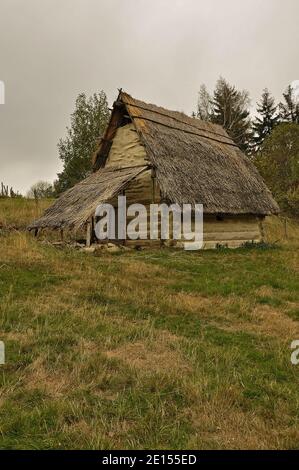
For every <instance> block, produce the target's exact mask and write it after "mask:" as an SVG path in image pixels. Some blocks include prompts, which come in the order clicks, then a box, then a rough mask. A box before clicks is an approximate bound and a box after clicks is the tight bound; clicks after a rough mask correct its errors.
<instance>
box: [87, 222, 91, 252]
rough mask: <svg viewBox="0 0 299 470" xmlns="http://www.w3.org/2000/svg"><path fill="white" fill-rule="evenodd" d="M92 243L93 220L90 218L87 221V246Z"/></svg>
mask: <svg viewBox="0 0 299 470" xmlns="http://www.w3.org/2000/svg"><path fill="white" fill-rule="evenodd" d="M90 244H91V221H90V219H89V220H88V221H87V223H86V246H90Z"/></svg>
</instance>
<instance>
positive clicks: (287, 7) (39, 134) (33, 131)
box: [0, 0, 299, 192]
mask: <svg viewBox="0 0 299 470" xmlns="http://www.w3.org/2000/svg"><path fill="white" fill-rule="evenodd" d="M298 20H299V0H284V1H282V0H226V1H223V0H208V1H207V0H205V1H202V0H0V80H3V81H4V82H5V87H6V104H5V105H0V181H3V182H5V183H6V184H9V185H12V186H13V187H14V188H15V189H17V190H19V191H22V192H25V191H26V190H27V189H28V188H29V187H30V185H31V184H32V183H34V182H36V181H37V180H39V179H43V180H49V181H53V180H54V178H55V176H56V173H57V171H59V170H60V168H61V166H60V162H59V159H58V153H57V142H58V140H59V138H60V137H62V136H64V135H65V127H66V126H67V125H68V123H69V116H70V113H71V112H72V110H73V107H74V101H75V98H76V96H77V95H78V93H80V92H82V91H84V92H86V93H87V94H91V93H93V92H96V91H99V90H101V89H103V90H104V91H105V92H106V93H107V96H108V99H109V102H110V103H112V101H113V100H114V98H115V97H116V94H117V87H122V88H123V89H124V90H126V91H127V92H129V93H130V94H132V95H133V96H135V97H137V98H140V99H143V100H145V101H149V102H153V103H156V104H160V105H162V106H165V107H169V108H170V109H177V110H180V111H185V112H186V113H191V112H192V111H193V110H194V108H195V106H196V101H197V92H198V89H199V86H200V84H201V83H206V84H207V86H208V87H209V88H213V87H214V85H215V82H216V80H217V78H218V77H219V75H222V76H224V77H225V78H226V79H227V80H229V81H230V82H231V83H233V84H235V85H236V86H237V87H238V88H246V89H248V90H249V92H250V95H251V98H252V102H253V104H254V103H255V101H256V100H258V99H259V97H260V95H261V92H262V90H263V88H264V87H266V86H267V87H268V88H269V89H270V90H271V92H272V93H273V94H274V96H275V97H276V98H277V99H280V98H281V93H282V91H283V90H284V89H285V88H286V86H287V85H288V84H289V83H290V82H291V81H293V80H295V79H299V60H298V59H299V57H298V56H299V27H298Z"/></svg>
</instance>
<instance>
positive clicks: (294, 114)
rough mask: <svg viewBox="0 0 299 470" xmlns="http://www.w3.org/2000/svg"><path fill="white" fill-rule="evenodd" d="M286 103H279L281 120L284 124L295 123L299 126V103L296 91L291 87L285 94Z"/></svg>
mask: <svg viewBox="0 0 299 470" xmlns="http://www.w3.org/2000/svg"><path fill="white" fill-rule="evenodd" d="M283 98H284V103H279V111H280V117H281V120H282V121H284V122H294V123H295V124H299V101H298V100H296V97H295V93H294V90H293V88H292V86H291V85H289V86H288V88H287V89H286V91H285V92H284V93H283Z"/></svg>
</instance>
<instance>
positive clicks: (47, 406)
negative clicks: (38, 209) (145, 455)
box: [0, 200, 299, 449]
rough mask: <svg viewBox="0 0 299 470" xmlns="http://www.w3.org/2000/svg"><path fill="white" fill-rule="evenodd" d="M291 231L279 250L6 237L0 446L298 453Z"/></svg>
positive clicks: (2, 246)
mask: <svg viewBox="0 0 299 470" xmlns="http://www.w3.org/2000/svg"><path fill="white" fill-rule="evenodd" d="M7 204H8V202H7V201H6V202H4V201H1V200H0V222H1V220H2V226H6V225H7ZM11 204H13V203H11ZM18 204H23V206H24V204H25V202H24V203H18ZM26 204H29V203H26ZM4 206H5V207H6V212H5V211H4V209H3V207H4ZM23 206H22V208H21V209H20V208H19V210H23V219H22V220H23V223H25V219H26V209H25V208H24V207H23ZM28 208H29V209H28V214H31V211H32V210H33V209H32V210H31V207H30V204H29V205H28ZM11 209H12V211H11V213H10V216H9V217H10V223H11V224H15V223H17V221H14V220H13V218H14V216H13V207H12V208H11ZM4 212H5V213H6V215H5V214H4ZM28 216H29V215H28ZM17 219H18V220H19V218H17ZM275 231H276V233H275ZM292 234H293V236H294V238H293V239H291V240H289V241H288V242H287V243H283V244H282V245H281V246H280V247H279V248H276V249H239V250H234V251H228V250H224V251H217V252H215V251H214V252H211V251H209V252H196V253H190V252H183V251H170V250H160V251H142V252H135V251H132V252H125V253H122V254H121V255H117V254H116V255H109V254H100V255H97V256H95V255H92V254H85V253H80V252H76V251H73V250H70V249H63V250H62V249H60V250H59V249H55V248H53V247H51V246H47V245H43V244H41V243H38V242H36V241H35V240H34V239H33V238H32V237H30V236H28V235H26V234H25V233H22V232H17V231H13V232H10V233H7V232H5V233H3V234H2V236H1V237H0V241H1V243H0V296H1V301H0V339H1V340H4V341H5V344H6V359H7V363H6V365H5V366H0V386H1V389H0V447H1V448H6V449H7V448H14V449H15V448H38V449H40V448H43V449H45V448H93V449H94V448H199V449H206V448H208V449H220V448H221V449H226V448H298V445H299V444H298V443H299V428H298V404H299V403H298V401H299V398H298V387H299V379H298V370H299V369H298V367H299V366H297V367H296V366H293V365H291V363H290V353H291V350H290V343H291V341H292V340H294V339H299V324H298V320H299V311H298V297H299V294H298V292H299V282H298V265H299V263H298V243H297V241H296V235H298V231H297V233H296V229H295V228H294V227H293V228H292ZM268 235H269V236H272V238H273V239H278V238H280V236H281V229H280V227H279V224H274V225H273V226H272V228H271V229H269V230H268Z"/></svg>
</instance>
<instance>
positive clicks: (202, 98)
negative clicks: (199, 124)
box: [196, 84, 213, 121]
mask: <svg viewBox="0 0 299 470" xmlns="http://www.w3.org/2000/svg"><path fill="white" fill-rule="evenodd" d="M212 115H213V102H212V97H211V95H210V93H209V92H208V89H207V87H206V85H204V84H202V85H201V86H200V89H199V93H198V102H197V112H196V117H198V118H200V119H202V120H203V121H211V118H212Z"/></svg>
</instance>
